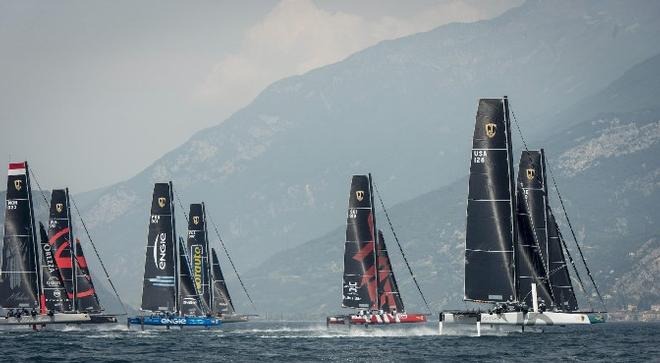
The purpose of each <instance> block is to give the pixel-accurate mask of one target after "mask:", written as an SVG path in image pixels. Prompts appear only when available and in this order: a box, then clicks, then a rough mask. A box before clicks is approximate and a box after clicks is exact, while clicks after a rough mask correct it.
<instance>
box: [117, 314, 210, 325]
mask: <svg viewBox="0 0 660 363" xmlns="http://www.w3.org/2000/svg"><path fill="white" fill-rule="evenodd" d="M127 323H128V326H129V327H130V326H131V325H139V326H142V325H148V326H165V327H170V326H198V327H217V326H220V325H221V324H222V321H221V320H220V319H218V318H207V317H190V316H173V317H169V318H168V317H164V316H143V317H140V316H138V317H135V318H128V321H127Z"/></svg>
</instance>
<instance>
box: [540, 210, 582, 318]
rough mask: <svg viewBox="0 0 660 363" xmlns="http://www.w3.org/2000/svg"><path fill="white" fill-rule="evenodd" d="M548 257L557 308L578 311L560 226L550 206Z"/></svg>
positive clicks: (551, 284)
mask: <svg viewBox="0 0 660 363" xmlns="http://www.w3.org/2000/svg"><path fill="white" fill-rule="evenodd" d="M547 213H548V256H549V258H550V275H549V276H550V286H551V288H552V292H553V295H554V299H555V306H556V307H557V308H558V309H559V310H563V311H575V310H577V309H578V303H577V299H576V298H575V291H574V290H573V284H572V283H571V278H570V275H569V273H568V266H567V265H566V258H565V256H564V250H563V249H562V245H563V244H562V242H561V239H560V238H561V236H560V234H559V226H557V222H556V220H555V216H554V214H553V213H552V209H550V207H549V206H548V211H547Z"/></svg>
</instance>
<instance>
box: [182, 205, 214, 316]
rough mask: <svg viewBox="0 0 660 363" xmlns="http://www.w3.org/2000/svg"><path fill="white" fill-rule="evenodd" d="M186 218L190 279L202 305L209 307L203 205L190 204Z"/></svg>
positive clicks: (206, 237)
mask: <svg viewBox="0 0 660 363" xmlns="http://www.w3.org/2000/svg"><path fill="white" fill-rule="evenodd" d="M188 216H189V217H188V242H187V254H188V256H189V257H190V268H191V273H192V278H193V281H194V282H195V289H196V290H197V292H198V293H199V294H200V295H201V297H202V300H204V303H205V304H206V305H207V306H211V294H212V291H211V289H210V284H209V281H210V275H211V266H210V263H209V261H210V258H209V252H208V251H209V242H208V233H207V230H206V210H205V208H204V203H199V204H191V205H190V213H189V214H188Z"/></svg>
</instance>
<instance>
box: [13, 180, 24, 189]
mask: <svg viewBox="0 0 660 363" xmlns="http://www.w3.org/2000/svg"><path fill="white" fill-rule="evenodd" d="M22 182H23V181H22V180H20V179H16V180H14V188H16V190H21V188H22V186H21V183H22Z"/></svg>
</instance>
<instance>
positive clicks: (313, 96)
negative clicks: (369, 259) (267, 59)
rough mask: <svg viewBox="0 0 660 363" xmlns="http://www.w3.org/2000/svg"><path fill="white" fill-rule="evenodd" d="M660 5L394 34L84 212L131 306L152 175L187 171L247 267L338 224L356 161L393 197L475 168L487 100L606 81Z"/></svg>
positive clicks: (587, 90) (560, 100) (189, 189)
mask: <svg viewBox="0 0 660 363" xmlns="http://www.w3.org/2000/svg"><path fill="white" fill-rule="evenodd" d="M659 10H660V3H658V2H657V1H637V2H634V3H631V2H619V1H596V0H590V1H556V2H545V1H529V2H527V3H525V4H524V5H522V6H521V7H519V8H516V9H512V10H510V11H508V12H507V13H505V14H503V15H502V16H500V17H498V18H496V19H492V20H488V21H481V22H477V23H471V24H451V25H447V26H443V27H440V28H437V29H435V30H433V31H430V32H427V33H423V34H416V35H413V36H409V37H406V38H402V39H397V40H392V41H386V42H382V43H380V44H378V45H376V46H374V47H371V48H368V49H366V50H364V51H361V52H358V53H357V54H355V55H353V56H351V57H349V58H348V59H346V60H344V61H342V62H339V63H337V64H333V65H330V66H327V67H323V68H320V69H317V70H314V71H311V72H309V73H307V74H305V75H302V76H296V77H290V78H287V79H284V80H282V81H279V82H276V83H274V84H273V85H271V86H269V87H268V88H267V89H265V90H264V91H263V92H262V93H261V94H260V95H259V96H258V97H257V98H256V99H255V100H254V102H252V103H251V104H250V105H248V106H247V107H245V108H244V109H242V110H241V111H239V112H237V113H236V114H234V115H233V116H232V117H231V118H229V119H228V120H226V121H225V122H223V123H222V124H220V125H219V126H217V127H213V128H209V129H206V130H203V131H201V132H199V133H197V134H196V135H195V136H193V137H192V138H191V139H190V140H188V141H187V142H186V143H185V144H183V145H182V146H180V147H178V148H176V149H174V150H173V151H172V152H170V153H168V154H166V155H164V156H163V157H162V158H161V159H159V160H158V161H156V162H155V163H154V164H153V165H152V166H150V167H149V168H147V169H146V170H144V171H143V172H141V173H139V174H138V175H136V176H135V177H134V178H131V179H130V180H127V181H125V182H123V183H119V184H117V185H114V186H112V187H109V188H105V189H102V190H99V191H95V192H93V193H87V194H85V195H81V196H79V201H80V205H81V207H82V209H83V214H84V216H85V217H86V219H87V221H88V224H89V227H90V228H91V229H92V232H93V235H94V236H95V238H96V241H97V242H98V244H99V248H100V249H101V252H102V254H103V256H104V257H105V258H106V259H108V260H112V261H113V262H114V263H113V264H112V266H111V272H112V274H113V276H115V278H116V280H117V282H118V283H119V284H120V285H121V286H122V287H121V288H122V292H123V293H124V295H126V296H127V297H128V298H129V301H130V302H132V303H133V304H137V303H138V302H139V294H140V289H141V280H142V278H141V274H142V271H143V262H144V256H143V251H144V246H145V238H146V226H147V221H148V213H149V212H148V207H149V198H150V195H151V188H152V185H153V182H155V181H164V180H169V179H172V180H174V185H175V188H176V190H177V192H178V195H179V197H180V199H181V200H182V202H183V203H184V204H185V203H190V202H196V201H199V200H205V201H206V202H207V205H208V210H209V212H210V215H212V216H213V218H214V220H215V221H216V222H217V223H218V224H219V227H220V228H221V230H222V232H223V233H224V237H225V240H226V241H227V243H228V244H229V247H230V248H231V249H232V252H234V254H235V257H236V260H237V262H238V264H239V268H240V267H242V268H247V267H254V266H256V265H257V264H259V263H260V262H262V261H263V260H264V259H266V258H267V257H268V256H270V255H271V254H273V253H275V252H277V251H282V250H284V249H286V248H288V247H292V246H296V245H298V244H300V243H302V242H304V241H307V240H309V239H311V238H314V237H315V236H318V235H320V234H322V233H325V232H328V231H330V230H331V229H332V228H334V227H335V226H336V225H337V223H336V221H337V220H341V219H342V218H343V216H344V213H345V211H344V199H345V190H344V189H345V184H346V181H347V180H348V178H349V176H350V175H351V174H353V173H364V172H366V171H371V172H373V173H374V175H375V177H376V180H378V181H379V183H380V186H381V188H382V189H383V190H384V191H387V198H388V201H389V202H390V203H396V202H399V201H402V200H406V199H409V198H413V197H415V196H418V195H420V194H422V193H425V192H428V191H430V190H434V189H436V188H438V187H440V186H442V185H447V184H449V183H451V182H452V181H454V180H456V179H457V178H459V177H460V176H461V175H464V173H465V167H464V158H463V156H464V155H465V153H466V152H467V150H469V147H470V141H469V139H468V138H466V137H465V135H469V134H471V128H472V120H473V118H474V111H473V110H474V106H475V104H476V99H477V98H478V97H482V96H487V95H501V94H508V95H509V96H511V100H512V105H513V107H514V109H515V111H516V113H517V114H519V115H521V116H522V115H525V119H526V120H536V119H537V118H539V117H541V116H543V117H546V118H547V116H549V115H554V114H555V113H556V111H557V110H561V109H565V108H566V107H567V106H570V105H572V104H574V103H575V102H576V101H577V100H579V99H581V98H583V97H585V96H588V95H592V94H594V93H596V92H597V91H599V90H600V89H602V88H603V87H605V86H606V85H607V84H608V83H610V82H611V81H613V80H615V79H617V78H618V77H619V76H620V75H621V74H622V73H623V72H624V71H625V70H626V69H628V68H629V67H630V66H631V65H632V64H635V63H638V62H640V61H642V60H644V59H646V58H648V57H650V56H651V55H653V54H656V53H658V52H660V44H658V43H657V41H656V39H655V36H656V34H659V33H660V19H658V17H657V16H656V14H658V13H660V11H659ZM539 119H540V118H539ZM568 122H569V120H566V119H555V120H553V121H552V125H553V127H554V128H555V129H562V128H563V126H562V125H565V124H566V123H568ZM545 126H546V124H544V123H542V122H533V121H529V122H527V123H526V130H527V132H528V134H530V135H533V134H535V133H537V132H539V130H543V127H545ZM153 137H158V130H154V135H153ZM411 176H414V177H411ZM177 206H178V205H177ZM460 214H462V213H459V215H460ZM178 220H179V221H180V222H181V221H183V220H184V219H183V218H181V215H180V216H179V218H178ZM184 230H185V229H184V226H183V224H181V225H180V226H179V231H184ZM106 256H107V257H106Z"/></svg>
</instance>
